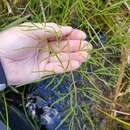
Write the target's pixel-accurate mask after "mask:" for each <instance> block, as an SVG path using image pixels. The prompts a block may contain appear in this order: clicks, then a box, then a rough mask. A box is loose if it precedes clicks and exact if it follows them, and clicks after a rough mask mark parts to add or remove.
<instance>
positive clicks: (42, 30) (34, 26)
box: [17, 22, 72, 39]
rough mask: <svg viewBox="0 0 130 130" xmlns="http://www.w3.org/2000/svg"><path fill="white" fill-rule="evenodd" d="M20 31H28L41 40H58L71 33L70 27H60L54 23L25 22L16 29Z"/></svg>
mask: <svg viewBox="0 0 130 130" xmlns="http://www.w3.org/2000/svg"><path fill="white" fill-rule="evenodd" d="M17 29H20V30H22V31H29V32H31V33H32V34H33V35H34V36H36V37H39V38H41V39H49V38H50V39H51V38H55V39H57V38H59V37H63V36H66V35H68V34H69V33H71V31H72V27H70V26H60V25H57V24H56V23H31V22H27V23H24V24H21V25H19V26H18V27H17Z"/></svg>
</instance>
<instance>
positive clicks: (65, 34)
mask: <svg viewBox="0 0 130 130" xmlns="http://www.w3.org/2000/svg"><path fill="white" fill-rule="evenodd" d="M85 38H86V35H85V33H84V32H82V31H80V30H77V29H73V28H72V27H69V26H60V25H57V24H55V23H46V24H44V23H43V24H40V23H24V24H21V25H19V26H17V27H12V28H10V29H7V30H5V31H3V32H1V33H0V43H1V44H0V56H1V60H2V63H3V66H4V70H5V73H6V76H7V80H8V83H9V84H11V85H16V84H22V83H24V82H31V81H33V80H37V79H40V78H41V77H43V76H46V75H50V74H55V73H63V72H66V71H70V70H74V69H76V68H78V67H79V66H80V65H81V63H83V62H85V61H86V59H87V58H89V51H90V50H91V49H92V46H91V44H89V43H88V42H87V41H85Z"/></svg>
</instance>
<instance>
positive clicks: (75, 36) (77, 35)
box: [64, 29, 87, 40]
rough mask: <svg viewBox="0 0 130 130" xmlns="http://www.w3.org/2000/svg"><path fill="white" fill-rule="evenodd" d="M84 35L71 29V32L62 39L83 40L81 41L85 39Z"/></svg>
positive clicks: (77, 30)
mask: <svg viewBox="0 0 130 130" xmlns="http://www.w3.org/2000/svg"><path fill="white" fill-rule="evenodd" d="M86 37H87V36H86V33H85V32H83V31H81V30H79V29H73V30H72V32H71V33H70V34H69V35H68V36H66V37H64V39H70V40H81V39H82V40H83V39H86Z"/></svg>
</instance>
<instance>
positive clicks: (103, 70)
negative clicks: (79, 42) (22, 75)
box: [0, 0, 130, 130]
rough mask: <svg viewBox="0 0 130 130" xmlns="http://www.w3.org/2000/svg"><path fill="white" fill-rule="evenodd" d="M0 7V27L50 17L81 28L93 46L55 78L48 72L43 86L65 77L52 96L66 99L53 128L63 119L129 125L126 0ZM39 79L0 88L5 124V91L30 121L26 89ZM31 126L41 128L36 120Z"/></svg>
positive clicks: (92, 126)
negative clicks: (77, 63) (82, 60)
mask: <svg viewBox="0 0 130 130" xmlns="http://www.w3.org/2000/svg"><path fill="white" fill-rule="evenodd" d="M0 10H1V11H0V29H1V31H2V30H4V29H7V28H9V27H13V26H16V25H19V24H21V23H23V22H32V23H37V22H39V23H43V22H44V23H48V22H55V23H57V24H60V25H70V26H72V27H74V28H78V29H81V30H83V31H84V32H86V34H87V39H86V40H87V41H88V42H89V43H91V44H92V46H93V50H92V51H91V56H90V58H89V59H88V60H86V62H85V63H84V64H83V65H81V67H80V68H79V69H77V70H75V71H71V72H69V73H68V72H66V73H64V74H62V75H58V80H57V81H56V83H54V82H55V79H57V77H56V75H51V77H52V80H51V81H50V82H49V83H48V86H50V85H51V84H52V87H53V88H55V89H56V88H57V87H58V86H59V85H60V84H62V82H65V78H66V77H67V79H69V83H70V84H69V92H68V93H64V94H61V96H60V97H59V98H58V99H57V100H56V101H55V102H54V104H55V103H57V102H61V101H63V100H64V99H65V98H68V99H69V100H68V101H69V103H68V108H67V109H66V111H65V113H66V114H65V117H64V118H63V119H62V120H61V122H60V124H59V125H58V126H57V128H56V129H58V127H60V125H62V124H64V123H65V124H68V130H77V129H78V130H129V129H130V123H129V121H130V64H128V63H130V53H129V50H130V49H129V48H130V31H129V28H130V1H129V0H128V1H127V0H24V1H22V0H3V1H0ZM41 80H43V79H41ZM38 82H39V81H36V82H35V83H32V84H31V85H19V86H16V87H10V89H8V90H6V91H5V92H3V93H1V100H2V101H3V102H4V107H5V113H4V121H5V123H6V124H7V125H9V124H8V109H9V108H10V103H9V101H10V100H11V99H10V96H9V95H10V93H14V94H15V93H17V94H18V95H19V96H21V97H22V98H20V99H21V102H22V103H21V105H22V106H23V107H22V111H24V113H25V115H26V117H27V120H28V121H29V123H30V124H31V123H32V122H34V121H33V120H32V119H31V117H30V115H28V114H27V110H26V107H25V101H26V96H25V95H26V91H27V89H29V87H30V86H31V87H32V86H35V85H36V84H37V83H38ZM66 85H67V83H64V85H63V86H62V87H64V86H66ZM34 124H36V123H34ZM38 126H39V127H38ZM34 127H35V129H40V125H39V124H37V125H34Z"/></svg>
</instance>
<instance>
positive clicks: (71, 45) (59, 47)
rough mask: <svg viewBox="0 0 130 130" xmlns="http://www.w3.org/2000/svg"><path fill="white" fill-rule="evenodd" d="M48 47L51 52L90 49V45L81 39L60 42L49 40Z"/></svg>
mask: <svg viewBox="0 0 130 130" xmlns="http://www.w3.org/2000/svg"><path fill="white" fill-rule="evenodd" d="M48 48H49V50H50V51H51V52H75V51H90V50H92V45H91V44H90V43H88V42H87V41H82V40H63V41H61V42H56V41H55V42H50V43H48Z"/></svg>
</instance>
